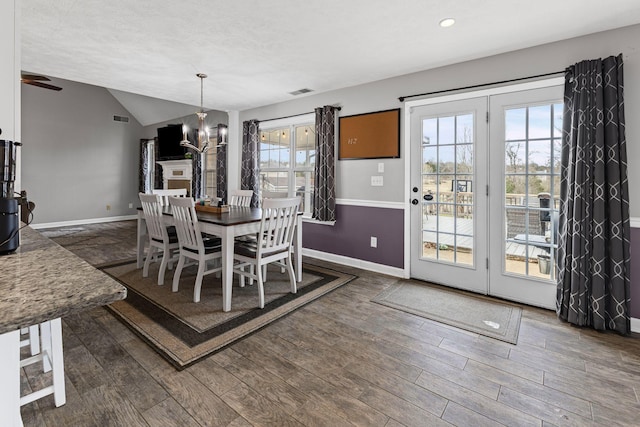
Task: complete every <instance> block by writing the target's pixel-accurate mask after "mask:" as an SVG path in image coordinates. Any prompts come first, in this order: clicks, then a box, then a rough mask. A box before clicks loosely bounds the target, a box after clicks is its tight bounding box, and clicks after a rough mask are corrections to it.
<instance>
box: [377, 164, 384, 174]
mask: <svg viewBox="0 0 640 427" xmlns="http://www.w3.org/2000/svg"><path fill="white" fill-rule="evenodd" d="M378 173H384V163H378Z"/></svg>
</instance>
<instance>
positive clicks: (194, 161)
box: [187, 129, 205, 199]
mask: <svg viewBox="0 0 640 427" xmlns="http://www.w3.org/2000/svg"><path fill="white" fill-rule="evenodd" d="M187 139H189V140H190V141H193V142H195V141H198V130H197V129H195V130H193V135H192V137H191V138H187ZM195 145H198V144H197V142H196V143H195ZM187 152H188V153H191V167H192V168H193V179H192V180H191V197H193V198H194V199H199V198H201V197H204V196H205V194H204V189H203V188H201V187H202V167H201V162H200V160H201V159H200V153H198V152H197V151H194V150H190V149H187Z"/></svg>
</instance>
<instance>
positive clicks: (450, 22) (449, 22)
mask: <svg viewBox="0 0 640 427" xmlns="http://www.w3.org/2000/svg"><path fill="white" fill-rule="evenodd" d="M455 23H456V20H455V19H453V18H445V19H443V20H442V21H440V26H441V27H442V28H447V27H450V26H452V25H453V24H455Z"/></svg>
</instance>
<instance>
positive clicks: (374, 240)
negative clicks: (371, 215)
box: [371, 236, 378, 248]
mask: <svg viewBox="0 0 640 427" xmlns="http://www.w3.org/2000/svg"><path fill="white" fill-rule="evenodd" d="M371 247H372V248H377V247H378V238H377V237H373V236H371Z"/></svg>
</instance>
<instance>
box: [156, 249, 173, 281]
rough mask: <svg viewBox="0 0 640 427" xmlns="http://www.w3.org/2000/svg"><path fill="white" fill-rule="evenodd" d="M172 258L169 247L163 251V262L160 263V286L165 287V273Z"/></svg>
mask: <svg viewBox="0 0 640 427" xmlns="http://www.w3.org/2000/svg"><path fill="white" fill-rule="evenodd" d="M170 256H171V251H170V250H169V248H168V247H165V248H164V250H163V251H162V262H160V268H159V270H158V285H164V273H165V272H166V271H167V264H168V258H169V257H170Z"/></svg>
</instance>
